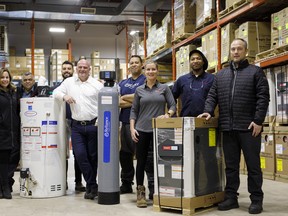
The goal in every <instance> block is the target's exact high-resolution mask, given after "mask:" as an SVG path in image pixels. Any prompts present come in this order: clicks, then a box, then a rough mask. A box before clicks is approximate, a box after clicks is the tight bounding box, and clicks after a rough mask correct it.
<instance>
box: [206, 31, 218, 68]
mask: <svg viewBox="0 0 288 216" xmlns="http://www.w3.org/2000/svg"><path fill="white" fill-rule="evenodd" d="M217 50H218V49H217V29H214V30H212V31H210V32H208V33H207V34H205V35H203V36H202V51H203V54H204V55H205V56H206V58H207V60H208V70H213V69H216V67H217V64H218V57H217Z"/></svg>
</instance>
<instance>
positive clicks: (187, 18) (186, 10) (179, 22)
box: [174, 0, 196, 40]
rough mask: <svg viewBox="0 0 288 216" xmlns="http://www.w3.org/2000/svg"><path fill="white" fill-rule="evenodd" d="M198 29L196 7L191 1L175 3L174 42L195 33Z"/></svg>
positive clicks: (179, 0) (176, 1) (184, 0)
mask: <svg viewBox="0 0 288 216" xmlns="http://www.w3.org/2000/svg"><path fill="white" fill-rule="evenodd" d="M195 29H196V5H195V4H194V3H192V4H191V0H175V2H174V40H176V39H178V38H181V37H182V36H185V34H187V33H194V32H195Z"/></svg>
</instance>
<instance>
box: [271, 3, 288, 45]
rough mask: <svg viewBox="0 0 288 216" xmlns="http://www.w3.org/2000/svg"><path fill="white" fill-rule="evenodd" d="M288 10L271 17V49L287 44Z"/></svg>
mask: <svg viewBox="0 0 288 216" xmlns="http://www.w3.org/2000/svg"><path fill="white" fill-rule="evenodd" d="M287 14H288V8H285V9H283V10H281V11H279V12H276V13H273V14H272V15H271V48H275V47H279V46H283V45H286V44H288V25H287V24H288V16H287Z"/></svg>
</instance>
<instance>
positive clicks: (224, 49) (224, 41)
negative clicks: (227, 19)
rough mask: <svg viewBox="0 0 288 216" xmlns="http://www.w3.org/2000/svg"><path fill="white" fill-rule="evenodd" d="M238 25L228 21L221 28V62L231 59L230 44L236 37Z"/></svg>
mask: <svg viewBox="0 0 288 216" xmlns="http://www.w3.org/2000/svg"><path fill="white" fill-rule="evenodd" d="M237 28H238V25H236V24H235V23H228V24H227V25H225V26H223V27H222V28H221V63H222V64H223V63H226V62H229V61H230V44H231V43H232V41H233V40H234V39H235V30H236V29H237Z"/></svg>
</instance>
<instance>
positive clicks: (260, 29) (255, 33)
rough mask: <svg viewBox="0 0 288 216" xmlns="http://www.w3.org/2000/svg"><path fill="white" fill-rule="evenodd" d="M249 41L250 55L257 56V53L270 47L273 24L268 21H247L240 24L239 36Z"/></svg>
mask: <svg viewBox="0 0 288 216" xmlns="http://www.w3.org/2000/svg"><path fill="white" fill-rule="evenodd" d="M235 37H239V38H243V39H244V40H246V41H247V43H248V54H247V56H248V57H253V58H255V57H256V54H258V53H259V52H263V51H266V50H269V49H270V46H271V25H270V23H266V22H250V21H249V22H245V23H243V24H241V25H240V26H239V33H238V36H237V35H236V34H235Z"/></svg>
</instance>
